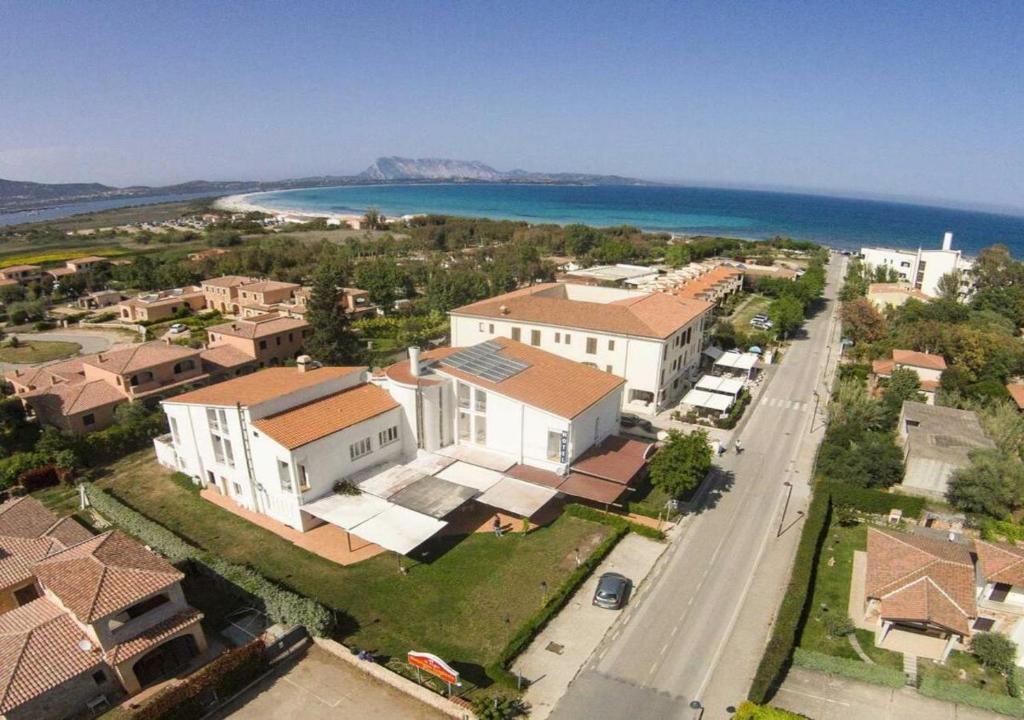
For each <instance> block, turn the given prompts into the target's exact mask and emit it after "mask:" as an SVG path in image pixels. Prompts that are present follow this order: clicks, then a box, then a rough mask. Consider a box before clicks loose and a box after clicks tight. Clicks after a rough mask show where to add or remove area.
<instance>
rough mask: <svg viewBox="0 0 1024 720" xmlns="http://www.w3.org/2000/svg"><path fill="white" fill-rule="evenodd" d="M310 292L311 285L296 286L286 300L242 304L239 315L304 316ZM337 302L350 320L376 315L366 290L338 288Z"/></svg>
mask: <svg viewBox="0 0 1024 720" xmlns="http://www.w3.org/2000/svg"><path fill="white" fill-rule="evenodd" d="M311 293H312V288H311V287H309V286H302V287H299V288H297V289H296V290H295V291H294V292H293V293H292V296H291V297H290V298H289V299H287V300H282V301H280V302H276V303H272V304H252V305H244V306H243V307H242V313H241V317H243V318H251V317H257V316H259V315H264V314H266V313H271V312H276V313H278V314H279V315H283V316H287V317H293V318H305V317H306V312H307V311H308V308H309V297H310V294H311ZM338 303H339V304H340V305H341V307H342V309H343V310H344V311H345V314H346V315H348V316H349V318H350V319H352V320H358V319H359V318H361V317H370V316H374V315H377V306H376V305H374V304H373V303H372V302H370V293H369V292H367V291H366V290H360V289H359V288H348V287H346V288H339V289H338Z"/></svg>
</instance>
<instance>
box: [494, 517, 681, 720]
mask: <svg viewBox="0 0 1024 720" xmlns="http://www.w3.org/2000/svg"><path fill="white" fill-rule="evenodd" d="M666 547H667V545H666V544H665V543H659V542H656V541H654V540H648V539H647V538H644V537H640V536H639V535H633V534H630V535H627V536H626V537H625V538H623V539H622V541H621V542H619V544H618V545H617V546H616V547H615V549H614V550H612V552H611V553H610V554H609V555H608V557H607V558H605V560H604V562H603V563H601V565H600V566H599V567H598V568H597V570H595V571H594V573H593V574H592V575H591V576H590V578H588V580H587V581H586V582H585V583H583V586H582V587H581V588H580V589H579V590H577V591H576V594H575V595H574V596H573V598H572V599H571V600H570V601H569V603H568V604H567V605H566V606H565V608H564V609H563V610H562V612H560V613H559V614H558V617H556V618H555V619H554V620H552V621H551V623H550V624H549V625H548V626H547V627H546V628H545V629H544V630H543V632H541V634H540V635H538V636H537V637H536V638H535V639H534V641H533V642H532V643H531V644H530V647H528V648H527V649H526V651H525V652H524V653H523V654H522V655H520V656H519V659H518V660H516V663H515V665H514V666H513V670H514V671H517V672H520V673H522V675H523V677H524V678H526V679H527V680H529V681H530V682H531V683H532V684H531V685H530V687H529V689H528V690H527V691H526V701H527V702H528V703H530V707H531V711H530V718H531V719H532V720H544V718H546V717H547V716H548V715H549V714H550V712H551V710H552V709H553V708H554V706H555V703H557V702H558V699H559V698H560V697H561V696H562V695H563V694H564V693H565V690H566V688H567V687H568V686H569V683H570V682H572V680H573V678H574V677H576V674H577V673H578V672H579V669H580V668H581V667H582V666H583V664H584V663H585V662H586V661H587V658H589V657H590V656H591V654H592V653H593V652H594V650H595V649H596V648H597V647H598V645H599V644H600V643H601V641H602V639H603V638H604V637H605V634H607V633H608V632H609V629H611V637H615V636H616V635H617V634H618V633H619V632H621V629H622V626H623V625H625V624H626V623H628V622H629V620H630V617H631V615H632V611H631V608H630V606H629V604H627V605H626V608H625V609H624V610H621V611H613V610H605V609H603V608H598V607H595V606H594V605H593V603H592V599H593V597H594V589H595V588H596V587H597V579H598V578H599V577H600V576H601V575H602V574H603V573H606V572H618V573H622V574H623V575H625V576H626V577H628V578H630V579H631V580H632V581H633V583H634V588H633V592H632V596H631V597H630V602H633V601H635V600H636V599H637V598H638V597H639V596H641V595H642V594H643V590H644V585H643V583H642V581H643V580H644V579H645V578H646V577H647V574H648V573H649V572H650V571H651V568H653V567H654V563H655V561H656V560H657V559H658V557H660V556H661V554H662V553H663V552H664V551H665V549H666ZM613 626H614V627H613Z"/></svg>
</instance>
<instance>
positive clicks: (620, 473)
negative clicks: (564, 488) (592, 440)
mask: <svg viewBox="0 0 1024 720" xmlns="http://www.w3.org/2000/svg"><path fill="white" fill-rule="evenodd" d="M651 446H652V443H647V442H641V441H639V440H631V439H629V438H625V437H622V436H621V435H609V436H608V437H606V438H605V439H604V440H602V441H601V442H600V443H599V444H597V445H594V446H592V447H591V448H590V449H589V450H587V451H586V452H585V453H583V455H581V456H580V457H579V458H578V459H577V460H576V461H575V462H574V463H573V464H572V469H573V470H575V471H576V472H581V473H584V474H586V475H593V476H594V477H599V478H603V479H605V480H611V481H612V482H617V483H620V484H623V485H625V484H628V483H629V482H630V481H632V480H633V478H635V477H636V476H637V474H638V473H639V472H640V471H641V470H643V468H644V465H646V464H647V459H648V455H649V453H650V451H651Z"/></svg>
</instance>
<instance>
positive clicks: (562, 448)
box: [558, 430, 569, 463]
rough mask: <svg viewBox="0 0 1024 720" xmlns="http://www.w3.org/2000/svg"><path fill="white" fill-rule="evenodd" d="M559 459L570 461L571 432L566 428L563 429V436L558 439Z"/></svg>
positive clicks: (564, 461)
mask: <svg viewBox="0 0 1024 720" xmlns="http://www.w3.org/2000/svg"><path fill="white" fill-rule="evenodd" d="M558 460H559V462H563V463H567V462H569V433H568V431H566V430H563V431H562V437H561V439H560V440H559V441H558Z"/></svg>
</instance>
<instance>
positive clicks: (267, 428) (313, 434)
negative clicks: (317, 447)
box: [253, 384, 398, 450]
mask: <svg viewBox="0 0 1024 720" xmlns="http://www.w3.org/2000/svg"><path fill="white" fill-rule="evenodd" d="M397 407H398V403H397V402H395V400H394V398H392V397H391V396H390V395H389V394H388V393H387V392H386V391H384V390H382V389H380V388H379V387H377V386H376V385H369V384H364V385H356V386H355V387H352V388H348V389H346V390H342V391H341V392H336V393H334V394H333V395H328V396H327V397H322V398H319V399H317V400H313V401H312V402H308V403H305V404H304V405H299V406H298V407H294V408H291V409H289V410H285V411H284V412H280V413H278V414H276V415H270V416H268V417H265V418H263V419H261V420H257V421H255V422H254V423H253V426H254V427H256V428H257V429H259V430H262V431H263V432H264V433H266V434H267V435H268V436H269V437H271V438H273V439H274V440H276V441H277V442H278V443H279V444H281V445H282V446H284V447H286V448H288V449H289V450H294V449H295V448H297V447H301V446H303V445H306V444H307V443H311V442H313V441H314V440H319V439H320V438H324V437H327V436H328V435H331V434H333V433H336V432H339V431H340V430H344V429H345V428H348V427H352V426H353V425H358V424H359V423H361V422H364V421H366V420H369V419H370V418H373V417H376V416H378V415H380V414H381V413H385V412H387V411H388V410H393V409H395V408H397Z"/></svg>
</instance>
